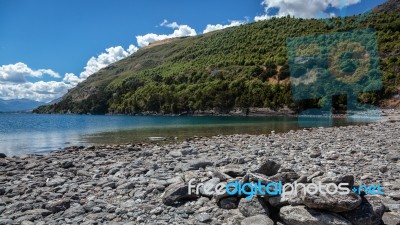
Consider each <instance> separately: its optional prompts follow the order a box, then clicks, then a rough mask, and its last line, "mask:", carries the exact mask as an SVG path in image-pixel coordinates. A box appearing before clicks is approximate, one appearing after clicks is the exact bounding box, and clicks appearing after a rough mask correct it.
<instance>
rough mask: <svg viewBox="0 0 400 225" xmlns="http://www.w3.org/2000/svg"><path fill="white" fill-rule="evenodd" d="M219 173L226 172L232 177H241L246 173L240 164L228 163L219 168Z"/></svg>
mask: <svg viewBox="0 0 400 225" xmlns="http://www.w3.org/2000/svg"><path fill="white" fill-rule="evenodd" d="M220 172H221V173H224V174H227V175H229V176H231V177H233V178H236V177H243V176H244V175H246V170H245V169H243V168H242V167H241V166H238V165H233V164H229V165H226V166H224V167H222V168H221V169H220Z"/></svg>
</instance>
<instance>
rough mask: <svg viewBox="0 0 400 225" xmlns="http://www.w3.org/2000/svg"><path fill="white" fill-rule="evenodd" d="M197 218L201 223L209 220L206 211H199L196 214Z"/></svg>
mask: <svg viewBox="0 0 400 225" xmlns="http://www.w3.org/2000/svg"><path fill="white" fill-rule="evenodd" d="M197 220H198V221H199V222H201V223H208V222H211V216H210V214H208V213H200V214H199V215H197Z"/></svg>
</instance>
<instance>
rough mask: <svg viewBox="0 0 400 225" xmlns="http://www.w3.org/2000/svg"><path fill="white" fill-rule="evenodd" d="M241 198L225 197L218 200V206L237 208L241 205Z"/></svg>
mask: <svg viewBox="0 0 400 225" xmlns="http://www.w3.org/2000/svg"><path fill="white" fill-rule="evenodd" d="M239 200H240V199H239V198H238V197H227V198H223V199H221V200H219V201H218V206H219V207H220V208H221V209H228V210H229V209H236V208H238V205H239Z"/></svg>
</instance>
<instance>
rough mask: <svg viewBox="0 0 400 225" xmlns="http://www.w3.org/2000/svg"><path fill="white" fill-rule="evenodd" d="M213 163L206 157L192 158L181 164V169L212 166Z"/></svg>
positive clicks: (187, 169)
mask: <svg viewBox="0 0 400 225" xmlns="http://www.w3.org/2000/svg"><path fill="white" fill-rule="evenodd" d="M212 165H214V163H213V162H212V161H211V160H208V159H194V160H191V161H189V162H187V163H185V164H183V165H182V166H181V170H182V171H189V170H198V169H200V168H206V167H207V166H212Z"/></svg>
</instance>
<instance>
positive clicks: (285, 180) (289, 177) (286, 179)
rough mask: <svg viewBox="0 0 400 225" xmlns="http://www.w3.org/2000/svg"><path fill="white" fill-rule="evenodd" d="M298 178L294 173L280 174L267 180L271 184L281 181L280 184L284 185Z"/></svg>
mask: <svg viewBox="0 0 400 225" xmlns="http://www.w3.org/2000/svg"><path fill="white" fill-rule="evenodd" d="M299 178H300V176H299V175H298V174H297V173H296V172H294V171H290V172H280V173H278V174H276V175H274V176H271V177H269V179H270V180H271V181H272V182H279V181H282V183H284V184H285V183H293V182H294V181H296V180H297V179H299Z"/></svg>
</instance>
